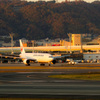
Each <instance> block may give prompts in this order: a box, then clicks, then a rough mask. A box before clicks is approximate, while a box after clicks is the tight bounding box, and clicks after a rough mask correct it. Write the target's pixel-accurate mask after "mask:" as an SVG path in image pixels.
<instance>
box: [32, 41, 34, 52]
mask: <svg viewBox="0 0 100 100" xmlns="http://www.w3.org/2000/svg"><path fill="white" fill-rule="evenodd" d="M32 46H33V53H34V40H33V41H32Z"/></svg>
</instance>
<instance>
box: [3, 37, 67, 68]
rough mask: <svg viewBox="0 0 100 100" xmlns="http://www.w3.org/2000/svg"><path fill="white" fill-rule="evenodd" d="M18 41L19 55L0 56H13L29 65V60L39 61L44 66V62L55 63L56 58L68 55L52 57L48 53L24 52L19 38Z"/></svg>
mask: <svg viewBox="0 0 100 100" xmlns="http://www.w3.org/2000/svg"><path fill="white" fill-rule="evenodd" d="M19 42H20V47H21V53H20V54H19V56H6V55H4V56H2V57H6V58H14V59H16V58H17V59H22V61H23V63H24V64H25V65H26V66H30V62H31V61H32V62H34V63H40V65H41V66H45V63H48V65H49V66H50V65H51V64H55V63H57V59H61V58H62V57H68V56H69V55H64V56H56V57H54V56H53V55H51V54H49V53H26V52H25V49H24V47H23V44H22V41H21V39H20V40H19Z"/></svg>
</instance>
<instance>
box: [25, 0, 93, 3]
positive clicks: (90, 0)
mask: <svg viewBox="0 0 100 100" xmlns="http://www.w3.org/2000/svg"><path fill="white" fill-rule="evenodd" d="M26 1H39V0H26ZM41 1H42V0H41ZM43 1H50V0H43ZM57 1H58V2H63V1H65V0H57ZM68 1H69V0H68ZM70 1H74V0H70ZM83 1H85V2H88V3H91V2H93V1H94V0H83Z"/></svg>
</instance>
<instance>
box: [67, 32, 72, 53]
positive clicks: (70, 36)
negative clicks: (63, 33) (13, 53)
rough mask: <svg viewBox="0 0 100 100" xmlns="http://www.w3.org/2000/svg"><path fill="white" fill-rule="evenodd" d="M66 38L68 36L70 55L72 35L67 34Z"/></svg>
mask: <svg viewBox="0 0 100 100" xmlns="http://www.w3.org/2000/svg"><path fill="white" fill-rule="evenodd" d="M68 36H69V41H70V53H72V51H71V40H72V34H71V33H68Z"/></svg>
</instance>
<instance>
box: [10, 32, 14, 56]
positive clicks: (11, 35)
mask: <svg viewBox="0 0 100 100" xmlns="http://www.w3.org/2000/svg"><path fill="white" fill-rule="evenodd" d="M9 35H10V37H11V54H13V53H14V52H13V36H14V34H13V33H9Z"/></svg>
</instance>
